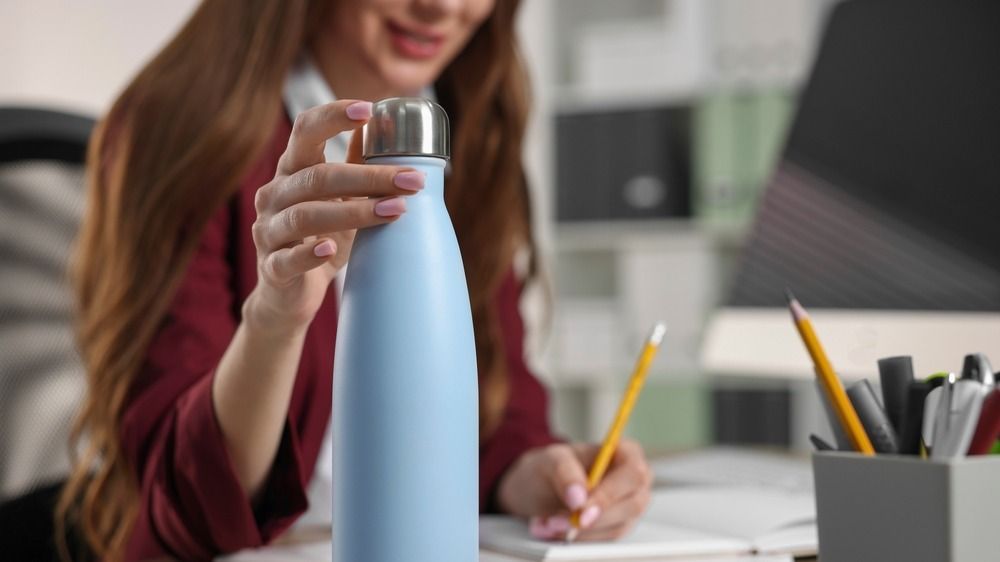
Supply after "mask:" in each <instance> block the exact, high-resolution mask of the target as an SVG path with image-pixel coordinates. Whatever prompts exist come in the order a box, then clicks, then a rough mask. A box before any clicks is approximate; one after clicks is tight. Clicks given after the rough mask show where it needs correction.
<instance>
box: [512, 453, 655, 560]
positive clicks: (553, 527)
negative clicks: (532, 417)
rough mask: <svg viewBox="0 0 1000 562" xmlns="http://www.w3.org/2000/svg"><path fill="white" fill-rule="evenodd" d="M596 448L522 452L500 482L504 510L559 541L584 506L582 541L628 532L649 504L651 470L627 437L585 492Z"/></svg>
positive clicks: (539, 535)
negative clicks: (577, 511)
mask: <svg viewBox="0 0 1000 562" xmlns="http://www.w3.org/2000/svg"><path fill="white" fill-rule="evenodd" d="M597 451H598V447H597V446H596V445H590V444H573V445H564V444H557V445H549V446H548V447H544V448H538V449H531V450H529V451H527V452H525V453H524V454H523V455H521V458H519V459H518V460H517V461H516V462H515V463H514V464H513V466H511V468H510V469H508V470H507V473H506V474H505V475H504V476H503V478H502V479H501V481H500V485H499V488H498V489H497V501H498V502H499V506H500V508H501V509H502V510H503V511H506V512H508V513H511V514H513V515H519V516H522V517H528V518H529V519H530V530H531V534H532V535H534V536H535V537H537V538H540V539H561V538H563V537H565V535H566V532H567V531H568V530H569V525H570V523H569V516H570V513H571V512H572V511H575V510H580V534H579V535H578V538H579V539H580V540H609V539H616V538H619V537H621V536H622V535H624V534H625V533H626V532H628V531H629V529H631V528H632V526H633V525H634V524H635V523H636V521H637V520H638V519H639V516H640V515H642V513H643V511H645V509H646V505H647V504H648V503H649V495H650V488H651V486H652V472H651V471H650V468H649V464H648V463H647V462H646V456H645V454H644V453H643V451H642V447H641V446H640V445H639V444H638V443H636V442H635V441H630V440H623V441H622V442H621V443H620V444H619V445H618V449H617V451H616V452H615V455H614V457H613V458H612V460H611V466H609V467H608V471H607V472H606V473H605V475H604V478H603V479H602V480H601V482H600V483H599V484H598V485H597V487H595V488H594V489H593V490H591V491H590V492H589V493H588V492H587V470H588V469H589V467H590V465H591V463H592V462H593V460H594V457H595V456H596V455H597Z"/></svg>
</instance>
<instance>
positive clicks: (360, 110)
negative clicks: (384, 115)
mask: <svg viewBox="0 0 1000 562" xmlns="http://www.w3.org/2000/svg"><path fill="white" fill-rule="evenodd" d="M344 112H345V113H347V116H348V117H349V118H351V119H354V120H356V121H360V120H362V119H369V118H370V117H371V116H372V102H370V101H359V102H355V103H352V104H351V105H349V106H347V109H345V110H344Z"/></svg>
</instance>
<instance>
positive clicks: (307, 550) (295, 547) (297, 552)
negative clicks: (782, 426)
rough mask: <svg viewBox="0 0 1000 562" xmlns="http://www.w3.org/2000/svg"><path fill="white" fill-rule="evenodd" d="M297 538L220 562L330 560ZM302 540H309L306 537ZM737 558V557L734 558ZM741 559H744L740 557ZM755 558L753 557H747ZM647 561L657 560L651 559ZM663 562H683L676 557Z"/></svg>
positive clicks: (483, 560) (319, 545) (486, 555)
mask: <svg viewBox="0 0 1000 562" xmlns="http://www.w3.org/2000/svg"><path fill="white" fill-rule="evenodd" d="M296 540H300V539H296V538H292V539H289V540H287V541H286V542H285V544H278V545H274V546H269V547H266V548H260V549H257V550H245V551H242V552H237V553H236V554H231V555H229V556H225V557H223V558H219V559H218V562H329V560H330V541H329V540H320V541H316V540H314V538H313V540H311V541H309V542H298V543H296V542H294V541H296ZM301 540H307V541H308V538H304V539H301ZM773 559H774V558H771V557H763V558H761V559H760V560H762V561H763V560H768V561H769V560H773ZM734 560H736V559H734ZM739 560H743V558H740V559H739ZM746 560H753V558H752V557H751V558H746ZM699 561H700V562H711V560H710V559H705V558H701V559H699ZM815 561H816V558H815V557H807V558H796V559H795V562H815ZM479 562H524V560H523V559H521V558H515V557H512V556H508V555H506V554H498V553H495V552H490V551H487V550H481V551H479ZM647 562H657V561H655V560H649V561H647ZM663 562H683V561H682V560H678V559H676V558H674V559H670V560H668V561H663Z"/></svg>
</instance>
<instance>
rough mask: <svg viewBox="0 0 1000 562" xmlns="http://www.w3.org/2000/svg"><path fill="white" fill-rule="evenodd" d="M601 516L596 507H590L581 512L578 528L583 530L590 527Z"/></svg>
mask: <svg viewBox="0 0 1000 562" xmlns="http://www.w3.org/2000/svg"><path fill="white" fill-rule="evenodd" d="M600 516H601V508H600V507H597V506H596V505H592V506H590V507H588V508H587V509H585V510H583V513H581V514H580V526H581V527H583V528H587V527H590V526H591V525H593V524H594V521H597V518H598V517H600Z"/></svg>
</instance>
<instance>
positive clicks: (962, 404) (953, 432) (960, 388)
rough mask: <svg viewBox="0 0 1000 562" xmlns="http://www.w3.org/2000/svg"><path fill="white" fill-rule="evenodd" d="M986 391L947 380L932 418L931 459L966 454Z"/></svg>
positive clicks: (968, 382) (978, 385)
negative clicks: (932, 439)
mask: <svg viewBox="0 0 1000 562" xmlns="http://www.w3.org/2000/svg"><path fill="white" fill-rule="evenodd" d="M991 373H992V371H991ZM988 388H989V387H987V386H986V385H984V384H983V383H981V382H979V381H978V380H972V379H956V377H955V375H954V373H952V374H950V375H949V376H948V382H946V383H945V385H944V386H943V387H941V390H942V394H941V400H940V403H939V404H938V406H937V412H936V414H935V416H934V418H935V419H934V441H933V444H932V445H931V448H930V453H931V458H932V459H949V458H953V457H960V456H963V455H965V454H966V452H967V451H968V450H969V444H970V443H971V442H972V435H973V433H974V432H975V430H976V424H977V422H978V420H979V412H980V410H981V409H982V406H983V398H984V397H985V396H986V392H987V389H988Z"/></svg>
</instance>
